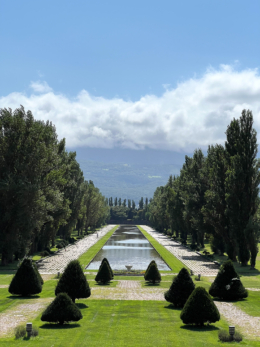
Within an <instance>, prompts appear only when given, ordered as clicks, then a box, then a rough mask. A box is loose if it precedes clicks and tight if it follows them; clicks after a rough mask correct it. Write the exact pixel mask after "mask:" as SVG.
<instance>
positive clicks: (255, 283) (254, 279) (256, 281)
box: [240, 275, 260, 289]
mask: <svg viewBox="0 0 260 347" xmlns="http://www.w3.org/2000/svg"><path fill="white" fill-rule="evenodd" d="M240 280H241V282H242V283H243V286H244V287H245V288H256V289H260V276H259V275H258V276H241V277H240Z"/></svg>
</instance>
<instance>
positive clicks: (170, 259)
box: [137, 225, 186, 273]
mask: <svg viewBox="0 0 260 347" xmlns="http://www.w3.org/2000/svg"><path fill="white" fill-rule="evenodd" d="M137 227H138V229H139V230H140V231H141V232H142V233H143V234H144V236H145V237H146V238H147V240H148V241H149V242H150V243H151V244H152V246H153V247H154V248H155V249H156V251H157V252H158V253H159V254H160V256H161V257H162V258H163V260H164V261H165V263H166V264H167V265H168V266H169V267H170V268H171V269H172V271H173V272H176V273H178V272H179V271H180V270H181V269H182V268H183V267H186V266H185V265H184V264H183V263H182V262H181V261H179V260H178V259H177V258H176V257H175V256H174V255H172V254H171V252H169V251H168V250H167V249H166V248H165V247H164V246H162V245H161V244H160V243H159V242H158V241H156V240H155V239H154V238H153V237H152V236H150V234H148V233H147V232H146V231H145V230H144V229H143V228H141V227H140V226H139V225H137Z"/></svg>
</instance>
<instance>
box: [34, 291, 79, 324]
mask: <svg viewBox="0 0 260 347" xmlns="http://www.w3.org/2000/svg"><path fill="white" fill-rule="evenodd" d="M80 319H82V314H81V312H80V310H79V308H78V307H77V306H76V305H75V304H74V303H73V301H72V300H71V298H70V297H69V296H68V294H66V293H59V294H58V295H57V296H56V298H55V299H54V300H53V302H52V303H50V305H49V306H48V307H47V308H46V310H45V311H44V312H43V314H42V317H41V320H42V321H43V322H50V323H60V324H63V323H65V322H77V321H79V320H80Z"/></svg>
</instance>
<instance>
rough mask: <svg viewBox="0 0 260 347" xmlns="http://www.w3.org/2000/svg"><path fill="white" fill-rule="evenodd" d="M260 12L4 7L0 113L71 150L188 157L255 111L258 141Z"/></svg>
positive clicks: (191, 4) (157, 5)
mask: <svg viewBox="0 0 260 347" xmlns="http://www.w3.org/2000/svg"><path fill="white" fill-rule="evenodd" d="M259 13H260V1H259V0H250V1H239V0H229V1H219V0H218V1H215V0H210V1H209V0H206V1H202V0H201V1H173V0H171V1H151V0H150V1H140V0H139V1H113V0H111V1H98V2H94V1H86V0H84V1H83V0H82V1H81V0H75V1H71V0H70V1H66V0H63V1H59V0H55V1H53V0H52V1H49V0H44V1H42V0H38V1H35V0H33V1H29V0H24V1H20V0H10V1H4V0H0V42H1V58H0V59H1V64H0V80H1V83H0V107H12V108H15V107H18V106H19V105H20V104H22V105H24V106H25V108H26V109H31V110H32V112H33V114H34V116H35V117H36V118H39V119H44V120H47V119H50V120H52V121H53V123H54V124H55V125H56V127H57V132H58V134H59V136H60V137H66V139H67V145H68V146H69V147H70V148H78V147H81V148H110V149H113V148H121V149H124V148H127V149H131V150H137V149H142V150H145V149H147V148H149V149H152V150H166V151H169V150H170V151H176V152H189V153H190V152H193V150H194V149H195V148H197V147H201V148H203V149H206V148H207V146H208V144H214V143H216V142H223V141H224V138H225V136H224V132H225V130H226V127H227V125H228V124H229V122H230V120H231V119H232V118H233V117H239V115H240V113H241V111H242V109H243V108H250V109H252V111H253V114H254V116H255V126H256V128H257V129H258V128H259V130H260V98H259V95H260V76H259V70H258V69H259V65H260V60H259V57H260V45H259V34H260V21H259Z"/></svg>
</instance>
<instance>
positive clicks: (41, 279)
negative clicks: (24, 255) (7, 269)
mask: <svg viewBox="0 0 260 347" xmlns="http://www.w3.org/2000/svg"><path fill="white" fill-rule="evenodd" d="M32 264H33V267H34V270H35V271H36V273H37V276H38V278H39V280H40V282H41V285H43V284H44V280H43V278H42V276H41V274H40V272H39V270H38V268H37V265H36V264H35V263H34V262H33V263H32Z"/></svg>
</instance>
